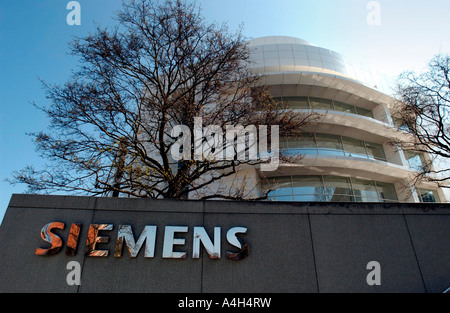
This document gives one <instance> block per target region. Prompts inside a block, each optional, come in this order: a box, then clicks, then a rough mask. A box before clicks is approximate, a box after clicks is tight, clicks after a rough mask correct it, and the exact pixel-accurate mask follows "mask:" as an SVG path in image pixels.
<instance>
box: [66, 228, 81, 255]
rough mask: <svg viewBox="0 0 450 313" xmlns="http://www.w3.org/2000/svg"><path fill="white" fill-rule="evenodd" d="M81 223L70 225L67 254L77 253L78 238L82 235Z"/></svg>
mask: <svg viewBox="0 0 450 313" xmlns="http://www.w3.org/2000/svg"><path fill="white" fill-rule="evenodd" d="M80 229H81V224H72V226H70V233H69V238H67V247H66V255H68V256H74V255H75V254H76V253H77V245H78V239H79V236H80Z"/></svg>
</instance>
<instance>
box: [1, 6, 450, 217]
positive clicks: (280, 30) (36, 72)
mask: <svg viewBox="0 0 450 313" xmlns="http://www.w3.org/2000/svg"><path fill="white" fill-rule="evenodd" d="M68 2H69V0H34V1H32V0H0V221H1V220H2V219H3V215H4V213H5V211H6V207H7V205H8V202H9V199H10V197H11V195H12V194H13V193H21V192H23V191H24V190H25V186H22V185H16V186H11V185H10V184H9V183H7V182H4V181H3V179H4V178H6V177H10V176H11V173H12V171H14V170H19V169H22V168H24V167H25V166H26V165H34V166H35V167H36V168H39V166H40V165H41V164H43V162H45V161H44V160H41V159H40V157H39V155H38V154H37V153H36V151H35V149H34V145H33V143H32V141H31V138H30V137H29V136H26V133H27V132H37V131H40V130H44V129H45V128H46V127H47V125H48V120H47V119H46V117H45V116H44V115H43V114H42V113H41V112H39V111H38V110H37V109H35V108H34V106H33V105H32V104H31V102H33V101H34V102H36V103H37V104H41V105H42V104H47V102H46V99H45V94H44V91H43V90H42V88H41V83H40V81H39V80H38V78H39V77H40V78H41V79H43V80H45V81H47V82H49V83H64V82H65V81H66V80H67V78H68V77H69V75H70V73H71V70H73V69H76V67H77V61H76V60H75V59H74V58H73V57H72V56H71V55H69V54H68V47H67V43H68V42H70V41H71V39H72V38H73V36H85V35H87V34H88V33H89V32H90V31H93V30H94V28H95V25H97V24H99V25H103V26H106V25H113V24H114V23H115V21H114V20H113V19H112V17H113V15H114V12H115V11H116V10H118V9H119V8H120V7H121V0H78V2H79V3H80V5H81V25H80V26H77V25H74V26H69V25H68V24H67V23H66V16H67V14H68V13H69V12H70V11H69V10H67V9H66V5H67V3H68ZM369 2H370V1H367V0H338V1H337V0H277V1H275V0H239V1H238V0H226V1H224V0H220V1H219V0H198V1H197V3H198V4H199V5H200V6H201V7H202V12H203V15H204V16H205V18H206V19H207V21H208V22H218V23H222V22H226V23H227V24H228V25H229V27H230V30H236V29H237V28H238V26H239V25H240V24H243V26H244V29H243V33H244V35H245V36H247V37H253V38H254V37H260V36H269V35H286V36H294V37H298V38H302V39H304V40H307V41H310V42H312V43H314V44H316V45H318V46H321V47H325V48H328V49H332V50H335V51H337V52H339V53H341V54H343V55H345V56H347V57H352V58H355V59H357V60H360V61H363V62H366V63H369V64H372V65H373V66H374V67H376V68H377V69H378V70H379V71H380V72H382V73H385V74H388V75H392V76H395V75H397V74H399V73H401V72H402V71H404V70H408V69H410V70H421V69H422V68H424V67H425V66H426V63H427V62H428V60H429V59H430V58H431V57H432V56H433V55H434V54H436V53H439V52H444V53H449V52H450V37H449V35H448V30H449V29H450V18H449V16H450V1H448V0H434V1H423V0H409V1H406V0H380V1H377V3H378V4H379V8H380V11H379V12H380V22H381V24H380V25H369V24H368V23H367V16H368V14H370V13H373V11H371V10H369V9H368V8H367V4H368V3H369Z"/></svg>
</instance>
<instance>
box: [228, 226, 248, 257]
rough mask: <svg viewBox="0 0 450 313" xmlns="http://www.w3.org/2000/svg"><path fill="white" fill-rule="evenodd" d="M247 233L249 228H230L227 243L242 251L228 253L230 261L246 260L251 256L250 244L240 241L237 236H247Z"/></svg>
mask: <svg viewBox="0 0 450 313" xmlns="http://www.w3.org/2000/svg"><path fill="white" fill-rule="evenodd" d="M246 232H247V228H245V227H233V228H230V229H229V230H228V232H227V241H228V243H229V244H231V245H232V246H235V247H236V248H238V249H239V250H240V251H239V252H231V251H227V258H228V259H229V260H235V261H237V260H242V259H245V258H246V257H247V256H248V254H249V245H248V243H247V242H246V241H245V240H243V239H240V238H238V237H237V236H236V234H245V233H246Z"/></svg>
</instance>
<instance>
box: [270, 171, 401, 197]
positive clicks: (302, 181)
mask: <svg viewBox="0 0 450 313" xmlns="http://www.w3.org/2000/svg"><path fill="white" fill-rule="evenodd" d="M268 184H269V187H272V188H276V190H274V191H272V192H270V193H269V200H271V201H298V202H308V201H311V202H398V197H397V193H396V191H395V187H394V185H393V184H390V183H384V182H377V181H373V180H364V179H357V178H351V177H340V176H326V175H325V176H319V175H317V176H285V177H272V178H270V179H268Z"/></svg>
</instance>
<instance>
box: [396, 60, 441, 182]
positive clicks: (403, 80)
mask: <svg viewBox="0 0 450 313" xmlns="http://www.w3.org/2000/svg"><path fill="white" fill-rule="evenodd" d="M397 95H398V99H397V100H398V101H396V103H395V104H394V106H393V107H394V112H393V117H394V119H395V122H396V125H397V126H398V128H399V131H400V134H399V137H398V139H396V140H395V141H394V144H396V145H398V146H400V147H401V148H402V149H403V150H404V151H405V152H406V153H407V154H410V155H415V156H416V158H417V160H419V156H420V160H421V162H420V163H422V164H419V165H417V164H416V165H413V168H414V169H415V170H416V171H417V174H416V175H415V177H414V178H413V181H414V183H419V182H423V181H428V182H435V183H436V184H437V185H438V186H440V187H445V188H449V185H448V181H449V180H450V163H449V162H450V129H449V127H450V120H449V118H450V111H449V110H450V55H448V54H447V55H443V54H441V55H436V56H435V57H434V58H433V59H432V60H431V61H430V63H429V65H428V68H427V70H426V71H425V72H424V73H421V74H416V73H414V72H405V73H403V74H402V75H401V76H400V79H399V82H398V89H397ZM423 155H429V156H430V158H429V159H427V158H424V157H423ZM437 162H439V165H438V166H436V163H437Z"/></svg>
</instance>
